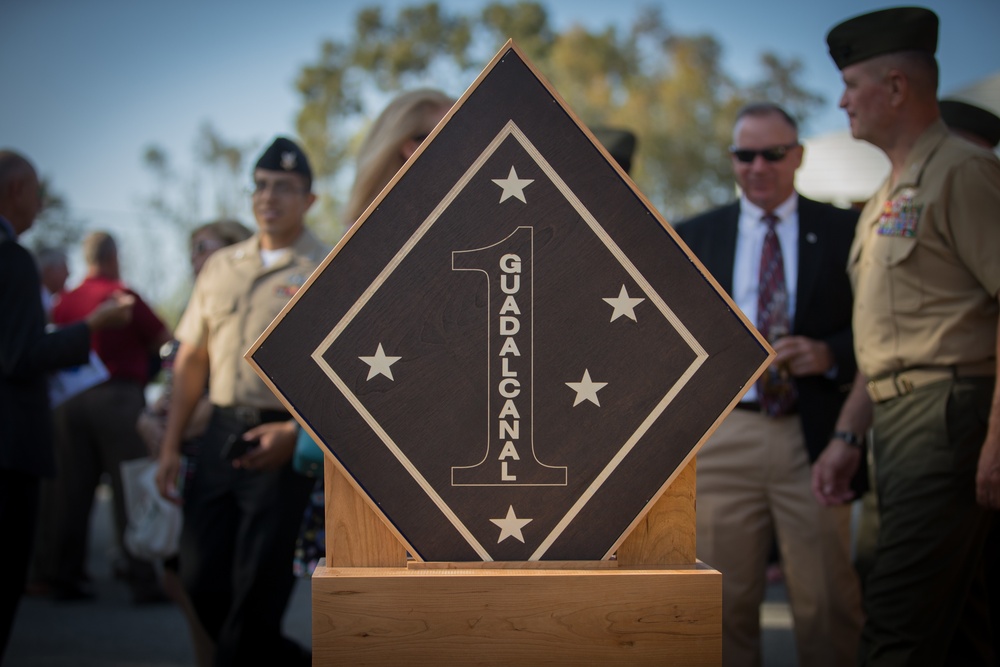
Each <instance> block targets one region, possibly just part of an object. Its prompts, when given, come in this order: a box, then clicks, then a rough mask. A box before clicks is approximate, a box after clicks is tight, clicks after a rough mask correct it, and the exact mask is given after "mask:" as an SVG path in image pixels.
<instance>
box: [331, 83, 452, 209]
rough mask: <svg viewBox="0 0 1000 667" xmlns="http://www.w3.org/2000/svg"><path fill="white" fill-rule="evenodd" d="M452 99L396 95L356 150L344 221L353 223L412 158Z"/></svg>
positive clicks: (429, 93)
mask: <svg viewBox="0 0 1000 667" xmlns="http://www.w3.org/2000/svg"><path fill="white" fill-rule="evenodd" d="M454 103H455V100H453V99H452V98H450V97H448V96H447V95H445V94H444V93H442V92H440V91H438V90H433V89H430V88H420V89H418V90H411V91H409V92H406V93H402V94H401V95H398V96H397V97H396V98H395V99H393V100H392V102H390V103H389V105H388V106H387V107H386V108H385V109H384V110H383V111H382V113H381V114H379V117H378V118H376V119H375V123H374V124H373V125H372V127H371V129H370V130H369V131H368V135H367V136H366V137H365V140H364V142H362V144H361V148H360V150H359V151H358V167H357V173H356V175H355V178H354V186H353V187H352V188H351V196H350V198H349V199H348V200H347V207H346V208H345V210H344V221H345V222H347V223H348V224H354V222H355V221H356V220H357V219H358V218H359V217H360V216H361V214H362V213H364V212H365V209H366V208H368V205H369V204H371V203H372V201H373V200H374V199H375V197H377V196H378V193H380V192H381V191H382V188H384V187H385V186H386V184H387V183H388V182H389V181H391V180H392V177H393V176H395V175H396V172H397V171H399V168H400V167H402V166H403V163H404V162H406V161H407V160H408V159H409V158H410V156H411V155H413V154H414V153H415V152H416V150H417V148H418V147H419V146H420V144H421V142H422V141H423V140H424V139H426V138H427V135H429V134H430V133H431V131H432V130H433V129H434V126H435V125H437V124H438V122H439V121H440V120H441V119H442V118H444V116H445V114H447V113H448V110H449V109H451V107H452V105H453V104H454Z"/></svg>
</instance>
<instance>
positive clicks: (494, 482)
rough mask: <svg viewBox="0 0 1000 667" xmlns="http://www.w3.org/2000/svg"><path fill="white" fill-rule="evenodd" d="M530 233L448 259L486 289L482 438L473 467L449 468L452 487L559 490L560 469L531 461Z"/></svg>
mask: <svg viewBox="0 0 1000 667" xmlns="http://www.w3.org/2000/svg"><path fill="white" fill-rule="evenodd" d="M533 233H534V230H533V229H532V228H531V227H518V228H517V229H516V230H515V231H514V232H513V233H512V234H511V235H510V236H508V237H507V238H505V239H503V240H502V241H500V242H498V243H495V244H493V245H491V246H487V247H485V248H477V249H474V250H456V251H454V252H452V254H451V263H452V264H451V267H452V270H454V271H479V272H480V273H483V274H484V275H485V276H486V280H487V282H488V284H489V293H488V298H487V303H488V312H489V323H488V326H489V334H488V336H487V341H488V344H487V348H486V357H487V364H488V369H489V372H488V373H487V377H488V380H487V381H488V382H489V400H488V405H487V413H488V415H489V421H490V425H489V432H490V437H489V439H488V441H487V443H486V452H485V455H484V456H483V457H482V459H481V460H480V461H479V462H478V463H476V464H475V465H471V466H455V467H452V469H451V480H452V485H454V486H507V485H510V486H564V485H565V484H566V474H567V472H566V467H565V466H547V465H544V464H543V463H541V462H540V461H539V460H538V458H537V457H536V456H535V443H534V428H533V415H534V377H533V369H534V364H533V362H532V356H533V354H534V340H533V330H534V314H533V308H534V281H533V275H532V267H533V249H534V248H533ZM480 447H481V445H477V446H476V449H477V450H480V451H481V449H480Z"/></svg>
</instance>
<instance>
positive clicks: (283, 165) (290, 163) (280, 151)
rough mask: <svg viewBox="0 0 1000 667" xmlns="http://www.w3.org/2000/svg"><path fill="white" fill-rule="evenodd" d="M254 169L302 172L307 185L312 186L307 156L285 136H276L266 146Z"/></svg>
mask: <svg viewBox="0 0 1000 667" xmlns="http://www.w3.org/2000/svg"><path fill="white" fill-rule="evenodd" d="M254 169H267V170H268V171H288V172H293V173H296V174H302V175H303V176H305V177H306V182H307V183H308V184H309V186H310V187H311V186H312V169H310V168H309V158H307V157H306V154H305V153H303V152H302V149H301V148H299V146H298V144H296V143H295V142H294V141H292V140H291V139H286V138H285V137H278V138H277V139H275V140H274V142H273V143H272V144H271V145H270V146H268V147H267V150H266V151H264V153H263V155H261V156H260V159H259V160H257V164H256V165H255V166H254Z"/></svg>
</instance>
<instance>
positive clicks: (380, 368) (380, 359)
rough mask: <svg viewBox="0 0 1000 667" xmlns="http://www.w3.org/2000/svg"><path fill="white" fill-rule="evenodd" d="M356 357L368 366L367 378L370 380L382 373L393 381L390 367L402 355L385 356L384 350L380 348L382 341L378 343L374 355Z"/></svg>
mask: <svg viewBox="0 0 1000 667" xmlns="http://www.w3.org/2000/svg"><path fill="white" fill-rule="evenodd" d="M358 359H360V360H361V361H363V362H365V363H366V364H368V366H370V368H369V369H368V378H367V379H369V380H371V379H372V378H373V377H375V376H376V375H384V376H386V377H387V378H389V379H390V380H393V381H395V378H393V377H392V368H390V367H391V366H392V365H393V364H394V363H396V362H397V361H399V360H400V359H402V357H390V356H387V355H386V353H385V350H383V349H382V343H379V344H378V350H376V351H375V356H374V357H358Z"/></svg>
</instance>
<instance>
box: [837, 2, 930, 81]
mask: <svg viewBox="0 0 1000 667" xmlns="http://www.w3.org/2000/svg"><path fill="white" fill-rule="evenodd" d="M937 39H938V17H937V14H935V13H934V12H932V11H931V10H929V9H925V8H924V7H893V8H891V9H882V10H880V11H877V12H871V13H869V14H862V15H861V16H855V17H854V18H851V19H847V20H846V21H844V22H843V23H840V24H839V25H836V26H834V27H833V28H832V29H831V30H830V32H828V33H827V34H826V43H827V46H829V47H830V57H832V58H833V62H834V63H836V64H837V68H838V69H844V68H845V67H847V66H848V65H853V64H855V63H859V62H862V61H864V60H868V59H869V58H874V57H875V56H881V55H884V54H886V53H896V52H897V51H923V52H925V53H928V54H930V55H932V56H933V55H934V52H935V51H937Z"/></svg>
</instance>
